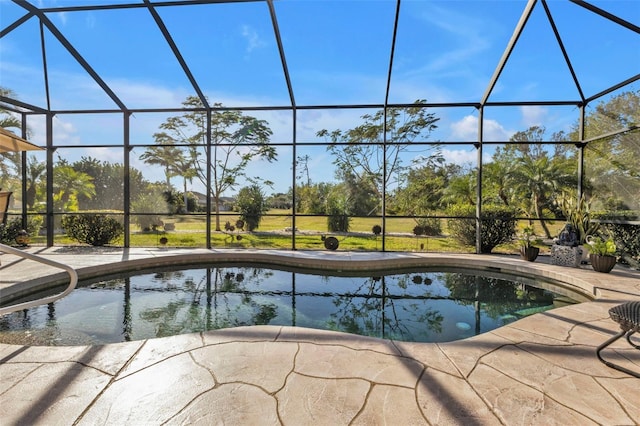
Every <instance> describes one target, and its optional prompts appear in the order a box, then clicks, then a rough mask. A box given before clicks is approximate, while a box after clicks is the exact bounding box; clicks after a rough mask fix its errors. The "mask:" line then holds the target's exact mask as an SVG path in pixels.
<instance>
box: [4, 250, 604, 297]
mask: <svg viewBox="0 0 640 426" xmlns="http://www.w3.org/2000/svg"><path fill="white" fill-rule="evenodd" d="M155 254H156V255H155V256H151V257H143V258H137V259H130V260H120V261H116V262H110V263H107V264H99V265H92V266H84V267H79V268H77V269H76V272H77V273H78V278H79V280H87V279H92V278H96V277H100V276H102V275H108V274H114V273H119V272H134V271H141V270H145V269H152V268H154V267H167V265H171V267H178V266H201V265H203V264H207V263H231V264H232V263H242V264H248V263H249V264H255V265H259V266H279V267H282V268H285V269H286V268H291V269H292V270H312V271H331V272H340V273H345V272H371V273H374V272H384V271H389V270H398V269H408V270H410V269H412V268H430V267H432V268H437V267H442V268H460V269H464V270H470V269H471V270H479V271H484V272H486V273H488V274H494V275H499V274H506V275H511V276H513V275H517V276H522V277H525V278H529V279H536V278H542V279H544V280H545V281H547V282H548V283H549V284H552V285H554V284H555V285H558V286H560V287H565V288H567V289H568V290H570V291H573V292H576V293H578V294H579V295H581V296H582V297H584V298H585V300H593V299H595V298H597V297H598V296H599V291H598V287H597V286H594V285H593V284H592V283H591V282H589V281H588V280H584V279H582V278H580V277H579V276H576V274H575V270H571V269H573V268H567V267H559V268H557V269H549V268H547V267H541V266H540V265H543V263H535V262H519V261H518V262H513V260H514V259H513V258H512V257H506V256H502V257H498V256H489V255H469V254H441V253H397V252H391V253H389V252H386V253H380V254H376V258H375V259H370V254H369V253H358V252H346V255H345V253H339V254H338V253H331V254H326V253H325V252H311V251H309V252H305V251H282V252H274V251H269V252H265V251H260V250H242V251H239V250H224V251H223V250H211V251H206V252H195V253H188V254H185V253H175V252H174V251H159V252H156V253H155ZM567 269H570V270H567ZM68 282H69V275H68V274H67V273H66V272H58V273H52V274H48V275H44V276H40V277H38V278H33V279H29V280H25V281H21V282H17V283H15V284H14V285H11V286H7V287H5V288H2V289H1V290H0V292H1V293H2V297H1V300H0V301H1V302H2V303H11V302H13V301H14V300H16V299H18V298H21V297H25V296H28V295H30V294H32V293H35V292H38V291H42V290H47V289H49V288H52V287H56V286H59V285H64V284H66V283H68ZM549 290H552V291H554V290H553V288H549ZM585 300H581V301H585Z"/></svg>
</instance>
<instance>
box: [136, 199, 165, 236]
mask: <svg viewBox="0 0 640 426" xmlns="http://www.w3.org/2000/svg"><path fill="white" fill-rule="evenodd" d="M165 196H166V194H165ZM131 211H132V213H134V214H135V215H132V221H133V222H134V223H136V224H137V225H138V226H139V227H140V229H141V230H142V231H145V232H148V231H151V230H155V229H157V227H158V226H162V225H163V223H162V218H161V217H160V215H159V213H164V214H168V213H169V207H168V205H167V201H165V199H164V198H163V195H162V194H158V193H157V192H154V191H151V192H148V193H145V194H141V195H140V196H139V197H138V198H137V199H136V200H134V201H131Z"/></svg>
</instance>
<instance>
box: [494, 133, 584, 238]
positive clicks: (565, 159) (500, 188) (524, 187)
mask: <svg viewBox="0 0 640 426" xmlns="http://www.w3.org/2000/svg"><path fill="white" fill-rule="evenodd" d="M547 139H548V138H547V137H546V129H545V128H544V127H542V126H532V127H530V128H529V129H527V130H525V131H520V132H516V133H515V134H514V135H513V136H512V137H511V138H510V139H509V141H510V142H514V143H513V144H508V145H506V146H504V147H502V148H500V147H499V148H497V149H496V152H495V154H494V155H493V157H492V162H491V163H489V164H487V165H486V166H485V170H486V171H487V173H486V175H485V179H484V180H483V202H484V203H487V204H491V203H495V205H505V206H510V207H513V208H517V209H518V210H520V211H521V212H523V213H524V214H526V215H527V216H528V217H529V218H535V219H536V220H539V221H540V225H541V227H542V229H543V230H544V232H545V235H546V237H547V238H551V233H550V231H549V228H548V226H547V224H546V220H545V217H546V216H548V213H549V212H554V211H555V210H557V208H558V206H557V200H556V197H557V194H558V193H560V192H562V191H563V190H565V189H567V188H571V187H573V188H575V187H577V171H578V169H577V161H576V159H575V158H574V157H573V155H572V151H568V150H558V149H556V150H555V152H553V153H550V152H549V151H548V150H547V148H546V145H545V144H544V141H545V140H547ZM550 140H551V141H555V142H562V141H565V140H566V135H565V134H564V133H554V134H553V135H551V138H550Z"/></svg>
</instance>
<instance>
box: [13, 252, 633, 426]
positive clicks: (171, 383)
mask: <svg viewBox="0 0 640 426" xmlns="http://www.w3.org/2000/svg"><path fill="white" fill-rule="evenodd" d="M29 251H30V252H32V253H38V254H41V255H43V256H44V257H47V258H49V259H53V260H57V261H59V262H62V263H67V264H70V265H72V266H74V267H76V268H78V270H79V273H80V275H81V276H83V275H84V276H88V275H91V274H96V273H99V272H101V271H107V272H111V271H113V270H116V269H117V268H119V267H121V266H123V265H125V264H127V265H130V266H133V267H142V266H143V265H161V264H164V265H166V264H167V263H176V262H180V261H183V260H184V259H189V261H198V260H199V259H203V260H204V259H212V258H213V257H216V258H227V259H236V258H237V259H239V258H242V257H244V256H252V258H254V259H261V258H262V259H271V258H280V259H282V261H284V262H286V263H289V264H292V265H293V264H296V265H308V264H310V263H312V262H317V261H318V259H319V260H321V262H322V263H323V264H324V265H326V267H327V268H331V267H339V266H340V265H341V264H342V265H343V264H344V263H345V262H348V263H350V264H357V265H359V266H358V267H361V268H362V269H367V268H371V267H374V266H379V265H380V264H383V263H388V264H398V265H400V264H403V265H410V264H425V263H429V262H431V263H440V264H442V263H443V262H444V263H447V264H450V265H454V264H464V265H466V266H468V267H473V266H480V267H487V266H488V267H491V268H494V269H495V268H498V269H501V270H505V271H507V270H510V271H518V272H520V273H524V274H539V275H542V276H546V277H550V278H553V279H556V280H561V281H564V282H566V283H568V285H570V286H575V287H577V288H581V289H582V290H583V291H585V292H588V293H591V294H593V295H594V297H595V298H594V300H593V301H589V302H585V303H581V304H578V305H571V306H567V307H563V308H558V309H554V310H552V311H548V312H545V313H541V314H536V315H533V316H530V317H527V318H524V319H522V320H519V321H516V322H514V323H511V324H509V325H507V326H505V327H502V328H500V329H497V330H494V331H492V332H489V333H485V334H482V335H479V336H476V337H473V338H470V339H466V340H461V341H456V342H450V343H440V344H432V343H407V342H398V341H385V340H380V339H374V338H365V337H359V336H353V335H348V334H341V333H335V332H326V331H319V330H310V329H304V328H296V327H280V326H259V327H257V326H256V327H245V328H234V329H226V330H220V331H215V332H206V333H201V334H190V335H181V336H174V337H168V338H159V339H149V340H145V341H135V342H127V343H118V344H110V345H103V346H67V347H43V346H19V345H10V344H0V419H1V420H0V423H1V424H2V425H34V424H43V425H44V424H46V425H50V424H81V425H85V424H87V425H88V424H90V425H93V424H110V425H125V424H126V425H146V424H149V425H156V424H230V425H236V424H241V425H270V424H285V425H303V424H304V425H306V424H314V425H342V424H354V425H355V424H363V425H379V424H387V425H409V424H462V425H485V424H489V425H490V424H496V425H499V424H506V425H530V424H544V425H551V424H560V425H588V424H604V425H633V424H640V379H637V378H633V377H631V376H628V375H626V374H624V373H621V372H618V371H616V370H613V369H611V368H608V367H607V366H605V365H603V364H602V363H600V362H599V361H598V359H597V358H596V355H595V348H596V347H597V346H598V345H599V344H600V343H602V342H603V341H605V340H606V339H607V338H608V337H610V336H612V335H613V334H614V333H616V332H617V331H618V330H619V328H618V325H617V324H616V323H615V322H613V321H612V320H611V319H609V315H608V309H609V308H611V307H612V306H615V305H617V304H619V303H622V302H624V301H627V300H640V273H638V272H637V271H631V270H628V269H624V268H621V267H616V268H615V269H614V270H613V271H612V272H611V273H610V274H600V273H597V272H594V271H592V270H591V269H590V267H588V266H587V267H582V268H566V267H559V266H554V265H549V264H546V263H545V260H544V259H541V261H536V262H535V263H529V262H524V261H522V260H520V259H518V258H516V257H506V256H488V255H446V256H444V257H443V256H441V255H437V254H418V253H356V252H352V253H347V252H298V251H296V252H288V251H283V252H277V251H255V252H247V251H242V252H240V251H238V252H234V251H222V250H220V251H215V250H204V249H201V250H161V249H155V248H149V249H127V250H124V249H103V250H100V249H99V250H73V249H67V248H64V247H53V248H48V249H44V248H30V249H29ZM0 258H1V260H2V266H1V267H0V292H2V294H3V295H6V294H8V293H11V292H14V291H16V289H18V288H20V287H21V286H26V285H28V284H29V283H42V282H43V278H44V277H47V276H48V277H51V276H54V277H58V278H59V279H62V277H64V274H60V273H59V272H58V271H57V270H55V269H53V268H51V267H48V266H41V265H38V264H36V263H34V262H32V261H28V260H20V259H18V258H17V257H15V256H13V255H7V254H3V255H2V256H1V257H0ZM56 274H57V275H56ZM605 356H606V357H608V358H609V359H615V360H616V362H620V363H622V364H624V365H625V366H627V367H629V368H631V369H634V370H638V371H640V351H638V350H635V349H633V348H632V347H630V346H629V345H628V344H627V342H626V341H624V339H621V340H619V341H618V342H617V343H616V344H615V345H613V346H612V348H611V349H608V350H607V351H606V355H605Z"/></svg>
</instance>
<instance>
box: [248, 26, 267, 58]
mask: <svg viewBox="0 0 640 426" xmlns="http://www.w3.org/2000/svg"><path fill="white" fill-rule="evenodd" d="M242 37H244V38H245V40H246V41H247V53H251V52H253V50H254V49H258V48H260V47H264V46H266V45H267V43H266V42H265V41H264V40H262V39H261V38H260V36H259V35H258V32H257V31H256V30H255V29H254V28H252V27H250V26H249V25H243V26H242Z"/></svg>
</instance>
